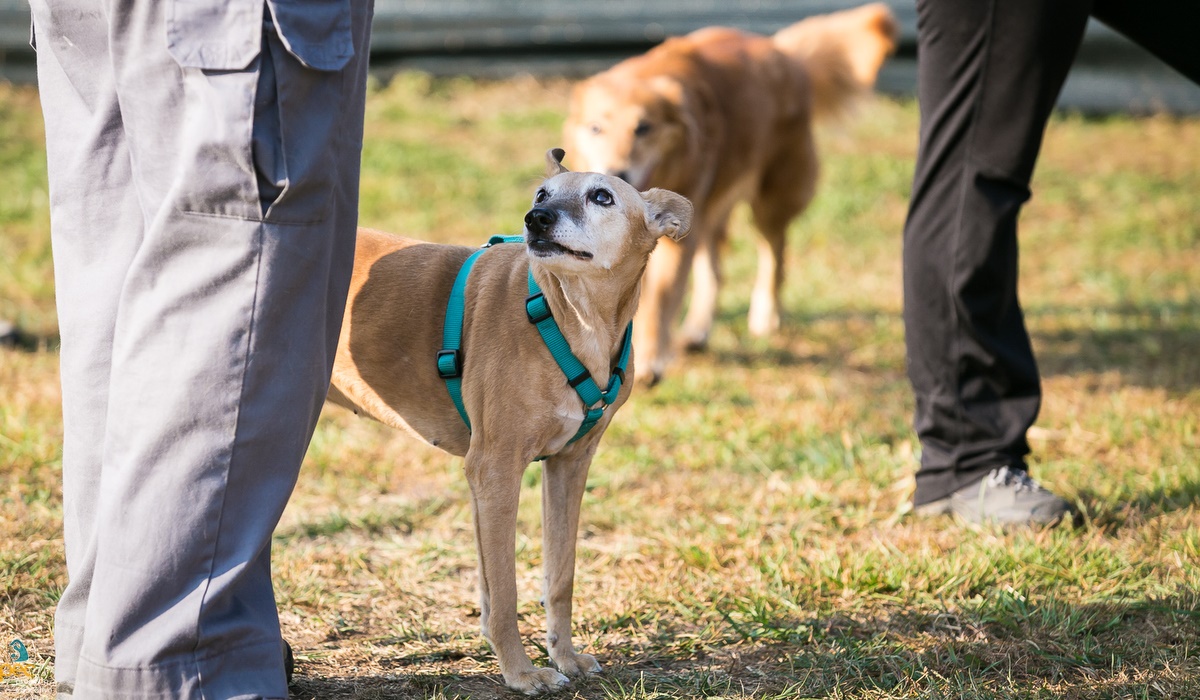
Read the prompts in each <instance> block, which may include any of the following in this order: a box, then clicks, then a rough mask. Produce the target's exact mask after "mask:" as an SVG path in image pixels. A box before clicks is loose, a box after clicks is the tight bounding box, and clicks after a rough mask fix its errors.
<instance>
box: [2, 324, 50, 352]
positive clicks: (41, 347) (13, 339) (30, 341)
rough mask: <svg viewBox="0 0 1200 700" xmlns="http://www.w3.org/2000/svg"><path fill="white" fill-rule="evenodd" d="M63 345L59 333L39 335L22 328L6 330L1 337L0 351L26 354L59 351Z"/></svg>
mask: <svg viewBox="0 0 1200 700" xmlns="http://www.w3.org/2000/svg"><path fill="white" fill-rule="evenodd" d="M0 324H2V322H0ZM61 344H62V343H61V340H60V338H59V335H58V333H49V334H45V335H38V334H36V333H31V332H29V331H26V330H24V329H22V328H6V329H5V332H4V334H3V335H0V349H5V348H8V349H14V350H22V351H24V352H39V351H57V350H58V348H59V346H60V345H61Z"/></svg>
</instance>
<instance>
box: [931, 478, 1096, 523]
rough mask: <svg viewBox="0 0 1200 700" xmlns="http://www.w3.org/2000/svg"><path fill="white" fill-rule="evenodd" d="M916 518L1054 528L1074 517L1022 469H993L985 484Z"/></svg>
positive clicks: (965, 490) (958, 493) (933, 503)
mask: <svg viewBox="0 0 1200 700" xmlns="http://www.w3.org/2000/svg"><path fill="white" fill-rule="evenodd" d="M913 512H914V513H916V514H917V515H957V516H958V517H960V518H962V519H963V520H965V521H967V522H969V523H976V524H980V523H985V522H990V523H995V524H998V525H1034V526H1039V527H1046V526H1050V525H1055V524H1057V523H1058V522H1059V521H1061V520H1062V519H1063V518H1064V517H1067V516H1069V515H1070V516H1073V509H1072V508H1071V505H1070V504H1069V503H1067V502H1066V501H1064V500H1063V499H1061V498H1059V497H1058V496H1055V495H1054V494H1053V493H1051V492H1049V491H1047V490H1046V489H1044V488H1042V487H1041V485H1039V484H1038V483H1037V482H1036V481H1034V480H1033V479H1032V478H1031V477H1030V476H1029V474H1027V473H1026V472H1025V471H1024V470H1021V469H1013V468H1011V467H1000V468H999V469H993V470H992V471H991V472H990V473H989V474H988V475H987V476H985V477H984V478H983V480H982V481H980V482H978V483H975V484H971V485H970V486H964V487H963V488H961V489H959V490H957V491H955V492H954V493H952V494H950V495H949V496H946V497H945V498H942V499H939V500H936V501H931V502H929V503H925V504H922V505H919V506H917V507H916V508H914V509H913Z"/></svg>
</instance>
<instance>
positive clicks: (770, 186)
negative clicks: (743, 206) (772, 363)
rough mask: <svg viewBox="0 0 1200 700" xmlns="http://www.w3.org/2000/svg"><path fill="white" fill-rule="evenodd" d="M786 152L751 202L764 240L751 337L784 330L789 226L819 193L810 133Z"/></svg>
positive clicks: (804, 132) (804, 131)
mask: <svg viewBox="0 0 1200 700" xmlns="http://www.w3.org/2000/svg"><path fill="white" fill-rule="evenodd" d="M793 137H794V139H795V140H794V141H792V142H791V143H790V144H788V145H786V147H782V148H780V150H779V152H778V153H776V156H775V160H774V161H772V163H771V165H770V166H769V167H768V168H767V171H766V172H765V173H764V175H763V180H762V183H761V184H760V186H759V191H758V192H757V193H756V194H755V196H754V198H753V199H752V200H751V201H750V211H751V212H752V213H753V214H754V225H755V227H757V228H758V231H759V233H760V234H762V237H761V238H760V239H759V242H758V275H757V277H756V278H755V281H754V291H753V292H752V294H751V297H750V318H749V326H750V333H751V334H753V335H756V336H760V337H762V336H768V335H770V334H772V333H774V332H775V331H777V330H779V325H780V317H781V315H782V314H781V311H780V301H779V292H780V290H781V289H782V288H783V277H784V247H785V246H786V244H787V230H788V224H790V223H791V222H792V219H794V218H795V217H796V216H797V215H798V214H799V213H800V212H802V211H804V210H805V209H806V208H807V207H808V203H809V202H811V201H812V198H813V193H814V192H815V191H816V183H817V152H816V147H815V145H814V144H813V139H812V133H811V131H809V130H808V129H802V130H798V131H797V132H796V133H794V134H793Z"/></svg>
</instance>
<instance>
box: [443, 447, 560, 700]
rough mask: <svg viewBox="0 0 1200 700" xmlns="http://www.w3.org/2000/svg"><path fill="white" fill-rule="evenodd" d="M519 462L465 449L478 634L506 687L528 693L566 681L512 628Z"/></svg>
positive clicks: (522, 465) (515, 617) (514, 620)
mask: <svg viewBox="0 0 1200 700" xmlns="http://www.w3.org/2000/svg"><path fill="white" fill-rule="evenodd" d="M472 447H473V448H474V445H472ZM524 467H525V465H524V464H519V463H518V464H515V465H514V464H511V463H507V461H506V463H497V460H495V459H494V458H490V457H489V458H484V457H479V456H477V451H476V450H474V449H473V450H472V451H471V452H468V453H467V464H466V472H467V481H468V482H469V483H470V485H471V506H472V510H473V511H474V519H475V543H476V547H477V550H478V552H479V593H480V622H481V625H482V627H483V634H484V636H485V637H487V640H488V642H490V643H491V645H492V648H493V649H494V650H495V651H496V657H497V658H498V659H499V661H500V673H501V674H502V675H503V676H504V682H505V683H506V684H507V685H508V687H510V688H512V689H514V690H520V691H522V692H525V693H530V694H533V693H539V692H543V691H548V690H556V689H558V688H561V687H562V686H564V685H566V684H567V683H568V681H567V677H566V676H564V675H562V674H561V673H559V672H558V671H555V670H554V669H552V668H538V667H536V666H534V665H533V662H531V661H530V660H529V657H528V656H527V655H526V654H525V649H524V647H522V645H521V634H520V631H519V630H518V629H517V572H516V540H517V501H518V499H519V498H520V494H521V474H522V472H523V471H524Z"/></svg>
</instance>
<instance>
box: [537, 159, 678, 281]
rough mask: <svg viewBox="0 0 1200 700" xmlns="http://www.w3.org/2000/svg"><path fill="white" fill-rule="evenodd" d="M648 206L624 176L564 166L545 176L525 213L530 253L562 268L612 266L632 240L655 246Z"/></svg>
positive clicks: (626, 253)
mask: <svg viewBox="0 0 1200 700" xmlns="http://www.w3.org/2000/svg"><path fill="white" fill-rule="evenodd" d="M646 209H647V204H646V201H645V200H644V199H643V197H642V194H641V193H640V192H638V191H637V190H636V189H634V188H633V187H632V186H631V185H630V184H629V183H627V182H625V181H624V180H621V179H620V178H617V177H613V176H610V175H602V174H600V173H573V172H562V173H560V174H558V175H555V176H553V177H550V178H547V179H546V180H545V181H544V182H542V185H541V187H539V188H538V190H537V192H536V193H535V194H534V196H533V208H531V209H530V210H529V212H528V213H527V214H526V215H525V242H526V244H527V245H528V249H529V255H530V256H531V257H533V258H534V259H536V260H538V261H539V262H540V263H541V264H543V265H547V266H550V267H552V268H555V269H558V270H561V271H563V272H576V273H578V272H586V271H591V270H611V269H612V268H613V266H614V265H615V264H616V263H617V261H618V260H621V259H622V258H623V257H625V256H626V255H628V254H629V253H630V252H631V250H630V249H631V246H636V247H638V248H641V247H646V246H649V247H653V244H654V240H655V239H656V238H657V236H656V235H651V233H650V232H649V231H648V230H647V228H646V225H645V221H646Z"/></svg>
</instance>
